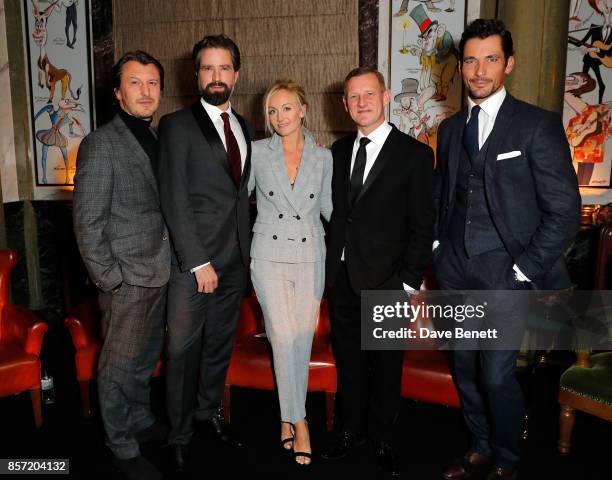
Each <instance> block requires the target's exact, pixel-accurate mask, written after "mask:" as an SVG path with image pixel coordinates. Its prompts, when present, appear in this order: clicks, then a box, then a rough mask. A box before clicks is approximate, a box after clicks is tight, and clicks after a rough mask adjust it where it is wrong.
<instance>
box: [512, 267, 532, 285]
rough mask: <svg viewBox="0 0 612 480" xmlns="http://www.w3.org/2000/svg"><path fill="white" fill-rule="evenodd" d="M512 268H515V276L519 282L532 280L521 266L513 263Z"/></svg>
mask: <svg viewBox="0 0 612 480" xmlns="http://www.w3.org/2000/svg"><path fill="white" fill-rule="evenodd" d="M512 270H514V273H515V277H516V279H517V280H518V281H519V282H531V280H529V278H527V275H525V274H524V273H523V272H521V270H520V268H519V267H517V266H516V264H515V265H512Z"/></svg>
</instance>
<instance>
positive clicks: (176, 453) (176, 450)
mask: <svg viewBox="0 0 612 480" xmlns="http://www.w3.org/2000/svg"><path fill="white" fill-rule="evenodd" d="M171 447H172V467H173V469H174V471H175V472H176V473H184V472H185V466H186V465H187V457H188V454H189V449H188V446H187V445H171Z"/></svg>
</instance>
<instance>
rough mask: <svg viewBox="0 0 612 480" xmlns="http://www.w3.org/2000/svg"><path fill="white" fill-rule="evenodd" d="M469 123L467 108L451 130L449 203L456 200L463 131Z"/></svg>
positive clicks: (448, 179) (448, 178)
mask: <svg viewBox="0 0 612 480" xmlns="http://www.w3.org/2000/svg"><path fill="white" fill-rule="evenodd" d="M466 121H467V107H464V108H463V109H462V110H461V114H460V115H458V117H457V120H456V122H458V123H457V125H455V126H454V127H452V128H451V131H452V132H453V134H452V137H451V139H450V145H449V154H448V177H447V179H446V181H447V192H448V201H449V203H450V202H452V201H453V200H454V198H455V186H456V185H457V172H458V171H459V162H460V161H461V152H462V150H463V141H462V139H463V129H464V128H465V123H466Z"/></svg>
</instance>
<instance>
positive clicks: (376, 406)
mask: <svg viewBox="0 0 612 480" xmlns="http://www.w3.org/2000/svg"><path fill="white" fill-rule="evenodd" d="M328 297H329V298H328V301H329V307H330V315H331V326H332V342H333V343H332V345H333V349H334V357H335V359H336V367H337V372H338V394H339V395H338V396H339V400H340V408H341V412H340V413H341V416H342V427H343V429H344V430H349V431H351V432H353V433H355V434H358V435H360V434H365V433H368V434H369V435H370V437H371V438H372V439H373V440H374V441H382V440H385V441H388V442H390V441H391V437H392V433H393V424H394V423H395V420H396V418H397V415H398V412H399V407H400V402H401V381H402V361H403V358H404V352H403V351H372V350H370V351H362V350H361V297H360V296H359V295H357V294H356V293H355V292H354V291H353V289H352V287H351V285H350V281H349V278H348V273H347V270H346V265H345V263H344V262H342V266H341V268H340V271H339V272H338V277H337V278H336V281H335V283H334V285H333V286H331V288H330V290H329V295H328Z"/></svg>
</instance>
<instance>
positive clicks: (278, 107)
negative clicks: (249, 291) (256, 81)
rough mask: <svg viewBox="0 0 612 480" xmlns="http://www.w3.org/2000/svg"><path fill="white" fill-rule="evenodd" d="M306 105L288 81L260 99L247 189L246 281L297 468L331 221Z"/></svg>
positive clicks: (328, 168) (323, 153)
mask: <svg viewBox="0 0 612 480" xmlns="http://www.w3.org/2000/svg"><path fill="white" fill-rule="evenodd" d="M306 109H307V103H306V98H305V95H304V90H303V89H302V87H301V86H300V85H299V84H298V83H297V82H295V81H293V80H281V81H277V82H276V83H274V85H272V86H271V87H270V88H269V89H268V91H267V92H266V95H265V97H264V115H265V118H266V129H267V130H268V132H270V133H272V136H271V137H269V138H266V139H264V140H260V141H258V142H255V144H254V146H253V156H252V170H251V179H250V182H249V189H250V190H253V189H256V191H257V220H256V221H255V225H254V226H253V233H254V235H253V241H252V244H251V278H252V280H253V286H254V287H255V292H256V293H257V298H258V300H259V303H260V305H261V308H262V311H263V314H264V323H265V327H266V334H267V337H268V339H269V340H270V343H271V345H272V351H273V356H274V371H275V374H276V383H277V387H278V397H279V403H280V410H281V446H282V447H283V448H285V449H287V450H290V451H292V452H293V455H294V458H295V461H296V462H297V463H298V464H299V465H304V466H305V465H309V464H310V462H311V458H312V457H311V448H310V437H309V433H308V424H307V422H306V408H305V403H306V387H307V384H308V364H309V361H310V352H311V348H312V338H313V335H314V329H315V324H316V321H317V317H318V314H319V304H320V302H321V295H322V294H323V285H324V275H325V241H324V235H325V234H324V231H323V224H322V223H321V215H323V217H324V218H325V219H326V220H329V218H330V216H331V211H332V203H331V177H332V157H331V152H330V151H329V150H327V149H325V148H321V147H318V146H317V145H316V143H315V140H314V138H313V136H312V134H311V133H310V132H309V131H308V130H307V129H306V128H305V127H304V121H305V119H306Z"/></svg>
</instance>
